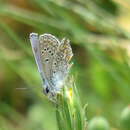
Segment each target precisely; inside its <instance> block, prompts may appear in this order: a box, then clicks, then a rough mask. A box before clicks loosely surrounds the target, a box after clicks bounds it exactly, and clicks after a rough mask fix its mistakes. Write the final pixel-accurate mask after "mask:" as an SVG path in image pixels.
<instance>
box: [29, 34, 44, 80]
mask: <svg viewBox="0 0 130 130" xmlns="http://www.w3.org/2000/svg"><path fill="white" fill-rule="evenodd" d="M29 38H30V42H31V46H32V51H33V54H34V58H35V61H36V64H37V67H38V71H39V73H40V74H41V77H42V80H43V79H44V74H43V70H42V62H41V59H40V53H39V37H38V34H37V33H31V34H30V36H29Z"/></svg>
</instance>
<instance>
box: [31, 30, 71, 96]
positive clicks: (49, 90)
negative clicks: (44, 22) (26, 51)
mask: <svg viewBox="0 0 130 130" xmlns="http://www.w3.org/2000/svg"><path fill="white" fill-rule="evenodd" d="M30 42H31V45H32V50H33V53H34V57H35V60H36V63H37V66H38V70H39V72H40V74H41V77H42V80H43V81H44V85H43V88H44V93H45V94H47V95H50V96H54V95H56V94H57V93H59V92H60V91H61V88H62V87H63V84H64V81H65V79H66V77H67V75H68V72H69V69H70V67H71V64H70V63H69V61H70V59H71V58H72V56H73V53H72V49H71V46H70V44H69V40H67V39H63V40H62V41H59V40H58V39H57V38H56V37H55V36H53V35H51V34H43V35H40V36H38V34H36V33H31V34H30Z"/></svg>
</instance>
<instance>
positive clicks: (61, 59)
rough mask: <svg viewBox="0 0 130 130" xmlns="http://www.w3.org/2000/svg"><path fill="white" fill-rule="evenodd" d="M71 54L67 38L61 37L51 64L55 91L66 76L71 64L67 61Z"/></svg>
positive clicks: (58, 89) (59, 87)
mask: <svg viewBox="0 0 130 130" xmlns="http://www.w3.org/2000/svg"><path fill="white" fill-rule="evenodd" d="M72 56H73V53H72V49H71V46H70V43H69V40H68V39H65V38H64V39H63V40H62V41H61V44H60V46H59V48H58V51H57V53H56V56H55V58H54V59H53V64H52V68H53V69H52V70H53V71H52V72H51V73H52V74H51V75H52V81H53V83H54V85H55V91H57V92H58V91H60V89H61V87H62V85H63V83H64V80H65V79H66V77H67V74H68V72H69V69H70V67H71V65H72V64H70V63H69V61H70V60H71V58H72Z"/></svg>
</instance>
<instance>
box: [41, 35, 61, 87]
mask: <svg viewBox="0 0 130 130" xmlns="http://www.w3.org/2000/svg"><path fill="white" fill-rule="evenodd" d="M59 45H60V42H59V41H58V39H57V38H55V37H54V36H52V35H51V34H44V35H40V36H39V50H40V59H41V62H42V66H43V67H42V68H43V72H44V75H45V80H46V81H47V84H48V87H50V89H53V87H54V86H53V82H52V79H51V78H52V76H51V71H52V64H53V59H54V57H55V55H56V52H57V50H58V47H59Z"/></svg>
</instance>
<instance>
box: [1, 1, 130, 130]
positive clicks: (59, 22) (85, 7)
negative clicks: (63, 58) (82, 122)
mask: <svg viewBox="0 0 130 130" xmlns="http://www.w3.org/2000/svg"><path fill="white" fill-rule="evenodd" d="M129 12H130V1H129V0H0V130H15V129H17V130H23V129H24V130H25V129H27V130H42V129H43V130H57V122H56V118H55V107H54V105H53V104H52V103H51V102H49V101H48V99H47V98H46V97H45V96H44V95H43V93H42V87H41V86H42V83H41V80H40V75H39V73H38V70H37V66H36V63H35V60H34V57H33V53H32V49H31V44H30V41H29V34H30V33H31V32H36V33H39V34H43V33H50V34H53V35H55V36H56V37H58V38H59V39H62V38H63V37H67V38H69V39H70V41H71V45H72V49H73V53H74V56H73V63H74V65H73V67H72V69H71V75H74V79H75V83H76V86H77V89H78V90H79V94H80V97H81V102H82V104H83V105H84V104H86V103H88V107H87V119H88V121H89V120H90V119H92V118H93V117H95V116H103V117H105V118H106V119H107V120H108V122H109V124H110V126H111V127H112V128H117V129H119V126H120V125H119V119H120V113H121V112H122V110H123V109H124V108H125V107H126V106H128V105H129V104H130V78H129V77H130V33H129V30H130V13H129ZM22 88H27V89H22Z"/></svg>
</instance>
